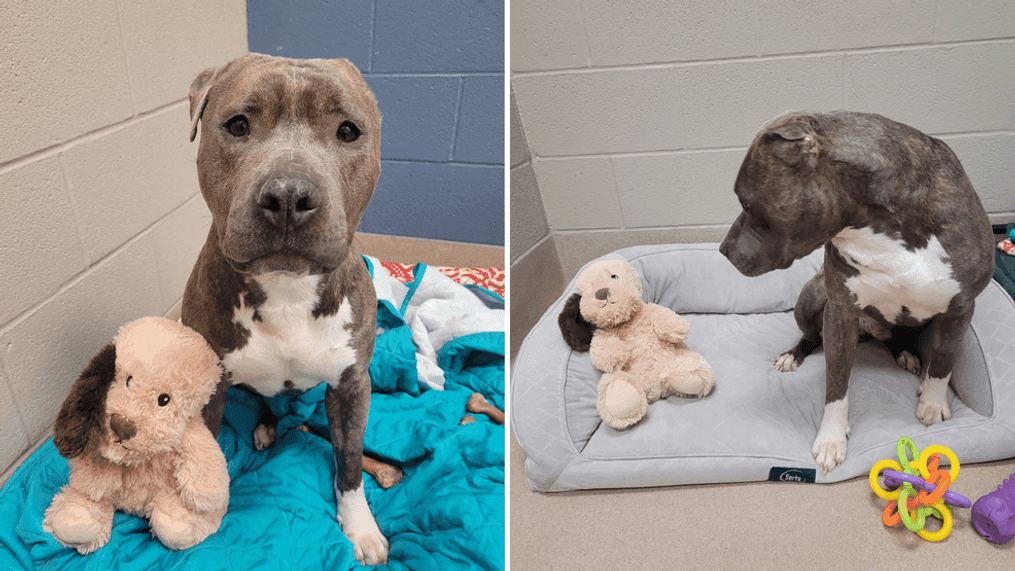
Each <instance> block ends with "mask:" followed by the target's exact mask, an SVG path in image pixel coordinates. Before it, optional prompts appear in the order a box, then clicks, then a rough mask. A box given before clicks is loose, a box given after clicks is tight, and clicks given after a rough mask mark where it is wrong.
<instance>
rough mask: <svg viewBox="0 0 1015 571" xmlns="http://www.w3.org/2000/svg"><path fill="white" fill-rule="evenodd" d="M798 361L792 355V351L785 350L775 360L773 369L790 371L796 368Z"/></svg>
mask: <svg viewBox="0 0 1015 571" xmlns="http://www.w3.org/2000/svg"><path fill="white" fill-rule="evenodd" d="M799 366H800V363H799V362H797V360H796V358H794V357H793V352H792V351H786V352H785V353H783V354H782V355H779V358H778V359H776V360H775V370H776V371H781V372H783V373H790V372H793V371H795V370H797V367H799Z"/></svg>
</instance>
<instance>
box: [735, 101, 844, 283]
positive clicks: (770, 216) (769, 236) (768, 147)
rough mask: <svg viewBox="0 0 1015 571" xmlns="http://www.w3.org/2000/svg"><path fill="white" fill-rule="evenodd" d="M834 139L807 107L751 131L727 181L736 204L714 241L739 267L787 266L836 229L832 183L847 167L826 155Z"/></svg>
mask: <svg viewBox="0 0 1015 571" xmlns="http://www.w3.org/2000/svg"><path fill="white" fill-rule="evenodd" d="M834 144H835V141H834V138H833V137H832V136H831V135H830V134H829V133H828V132H826V130H825V129H823V128H822V123H821V121H820V120H819V119H818V118H817V117H815V116H812V115H806V114H791V115H786V116H783V117H779V118H778V119H776V120H774V121H773V122H772V123H770V124H769V125H768V126H767V127H765V128H763V129H762V130H761V132H760V133H758V135H757V137H755V139H754V142H753V144H752V145H751V147H750V149H748V151H747V156H746V157H744V161H743V163H742V164H741V165H740V172H739V173H738V174H737V180H736V184H735V186H734V192H736V195H737V198H739V199H740V205H741V207H742V211H741V213H740V215H739V216H738V217H737V219H736V221H734V222H733V226H732V227H731V228H730V231H729V233H728V234H727V235H726V238H725V239H724V240H723V242H722V245H721V246H720V248H719V249H720V251H721V252H722V254H723V255H724V256H726V258H728V259H729V261H730V262H731V263H732V264H733V265H734V266H735V267H736V268H737V269H738V270H739V271H740V272H741V273H743V274H744V275H747V276H757V275H761V274H764V273H766V272H769V271H772V270H777V269H785V268H788V267H789V266H790V265H791V264H792V263H793V261H794V260H797V259H800V258H802V257H804V256H806V255H807V254H810V253H811V252H813V251H814V250H816V249H817V248H818V247H820V246H822V245H823V244H824V243H825V242H827V241H828V240H829V239H831V238H832V237H833V236H834V235H835V234H836V233H837V232H838V231H840V230H841V229H842V222H841V220H842V217H843V209H844V208H845V205H844V202H843V193H842V192H840V191H839V189H841V188H842V187H843V186H845V185H848V184H850V181H848V180H843V179H844V178H849V177H850V176H852V175H851V174H850V172H852V171H847V170H844V169H842V168H841V165H837V164H836V161H834V160H832V159H831V158H830V149H831V147H832V146H833V145H834ZM847 200H848V197H847Z"/></svg>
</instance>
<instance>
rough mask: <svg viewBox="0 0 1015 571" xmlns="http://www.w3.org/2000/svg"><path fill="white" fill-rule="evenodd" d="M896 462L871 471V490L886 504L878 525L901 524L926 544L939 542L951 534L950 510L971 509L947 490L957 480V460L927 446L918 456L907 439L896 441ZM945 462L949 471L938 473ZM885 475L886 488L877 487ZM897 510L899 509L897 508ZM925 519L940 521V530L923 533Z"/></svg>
mask: <svg viewBox="0 0 1015 571" xmlns="http://www.w3.org/2000/svg"><path fill="white" fill-rule="evenodd" d="M896 450H897V452H898V455H899V460H898V462H896V461H895V460H891V459H888V460H882V461H880V462H878V463H877V464H875V465H874V467H873V468H871V472H870V484H871V489H872V490H874V493H875V494H877V495H878V497H880V498H883V499H886V500H888V506H887V507H885V511H884V513H883V514H882V516H881V521H883V522H884V524H885V525H887V526H888V527H893V526H895V525H897V524H898V523H899V522H900V521H901V522H902V523H903V525H905V526H906V527H907V528H909V530H910V531H913V532H915V533H916V534H917V535H919V536H920V537H922V538H924V539H926V540H927V541H941V540H942V539H944V538H946V537H948V534H949V533H951V531H952V512H951V507H950V506H955V507H959V508H969V507H971V506H972V505H973V503H972V502H970V501H969V499H968V498H966V497H965V496H963V495H962V494H959V493H956V492H953V491H950V490H949V489H948V486H950V485H951V484H952V482H954V481H955V479H956V478H958V477H959V459H958V458H957V457H956V456H955V453H954V452H952V451H951V450H949V449H948V448H945V447H944V446H937V445H935V446H928V447H927V448H925V449H924V451H923V452H922V453H921V452H920V449H919V448H917V447H916V443H914V442H913V441H912V440H910V439H909V438H907V437H905V436H903V437H902V438H900V439H899V443H898V445H897V448H896ZM942 456H944V457H945V458H947V459H948V462H949V464H950V468H949V469H948V470H947V471H945V470H940V469H938V466H939V465H940V463H941V457H942ZM882 472H884V478H885V486H886V487H888V488H891V489H885V488H882V487H881V485H880V484H879V483H878V480H879V476H881V475H882ZM899 506H902V508H900V507H899ZM927 516H934V517H936V518H938V519H940V520H941V529H939V530H937V531H930V530H928V529H926V523H927Z"/></svg>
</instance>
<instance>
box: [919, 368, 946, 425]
mask: <svg viewBox="0 0 1015 571" xmlns="http://www.w3.org/2000/svg"><path fill="white" fill-rule="evenodd" d="M950 378H951V374H949V375H948V376H946V377H945V378H943V379H935V378H933V377H927V379H926V380H925V381H923V382H922V383H921V384H920V389H919V391H917V394H919V395H920V404H918V405H917V406H916V418H917V419H918V420H919V421H920V422H922V423H923V424H925V425H927V426H930V425H932V424H936V423H938V422H941V421H944V420H948V419H949V418H951V417H952V410H951V408H950V407H949V406H948V380H949V379H950Z"/></svg>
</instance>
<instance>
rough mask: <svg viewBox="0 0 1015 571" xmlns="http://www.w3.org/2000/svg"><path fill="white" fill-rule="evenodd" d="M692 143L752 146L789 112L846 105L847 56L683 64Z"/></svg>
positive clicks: (688, 133) (685, 108)
mask: <svg viewBox="0 0 1015 571" xmlns="http://www.w3.org/2000/svg"><path fill="white" fill-rule="evenodd" d="M679 75H680V79H679V84H680V89H681V95H682V97H683V100H682V105H683V113H684V122H685V125H686V138H687V145H686V147H687V148H692V149H708V148H716V147H733V146H743V147H747V146H748V145H750V144H751V141H752V140H753V139H754V135H755V134H756V133H757V132H758V130H759V129H760V128H761V127H762V126H763V125H765V124H766V123H767V122H768V121H770V120H771V119H773V118H774V117H776V116H778V115H779V114H781V113H783V112H786V111H794V110H806V111H831V110H833V109H839V108H841V107H842V56H840V55H831V56H820V57H794V58H779V59H766V60H759V61H749V62H729V63H718V64H703V65H693V66H687V67H682V68H680V70H679Z"/></svg>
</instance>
